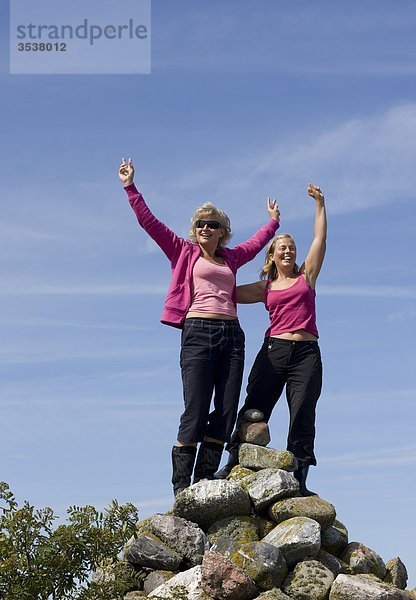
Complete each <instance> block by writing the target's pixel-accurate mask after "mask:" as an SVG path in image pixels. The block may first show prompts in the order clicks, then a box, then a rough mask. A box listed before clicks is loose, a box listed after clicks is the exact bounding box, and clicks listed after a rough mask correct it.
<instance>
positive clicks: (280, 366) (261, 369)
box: [227, 337, 322, 467]
mask: <svg viewBox="0 0 416 600" xmlns="http://www.w3.org/2000/svg"><path fill="white" fill-rule="evenodd" d="M285 384H286V398H287V403H288V405H289V414H290V423H289V434H288V438H287V449H288V450H290V452H293V454H294V455H295V456H296V458H297V459H298V462H299V466H300V467H303V466H307V465H316V458H315V454H314V441H315V409H316V403H317V402H318V398H319V396H320V394H321V388H322V362H321V353H320V350H319V346H318V342H308V341H306V342H303V341H302V342H292V341H290V340H282V339H280V338H273V337H270V338H266V340H265V341H264V344H263V346H262V347H261V349H260V352H259V353H258V355H257V357H256V360H255V361H254V364H253V367H252V369H251V372H250V375H249V378H248V385H247V397H246V400H245V402H244V405H243V407H242V408H241V410H240V411H239V413H238V418H237V422H238V421H239V420H240V419H242V417H243V414H244V412H245V411H246V410H248V409H249V408H257V409H258V410H261V411H262V412H263V413H264V419H265V421H268V420H269V419H270V416H271V414H272V411H273V408H274V407H275V405H276V402H277V401H278V400H279V398H280V396H281V394H282V392H283V388H284V386H285ZM239 443H240V440H239V438H238V434H237V432H235V433H234V434H233V436H232V438H231V442H230V443H229V444H228V446H227V450H228V451H229V452H233V451H236V449H237V447H238V444H239Z"/></svg>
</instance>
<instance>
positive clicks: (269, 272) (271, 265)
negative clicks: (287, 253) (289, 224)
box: [260, 233, 299, 281]
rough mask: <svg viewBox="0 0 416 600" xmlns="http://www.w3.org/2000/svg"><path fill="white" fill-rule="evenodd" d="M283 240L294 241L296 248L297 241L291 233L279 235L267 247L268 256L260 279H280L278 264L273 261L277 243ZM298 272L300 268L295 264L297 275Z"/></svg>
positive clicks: (265, 258) (294, 270) (294, 271)
mask: <svg viewBox="0 0 416 600" xmlns="http://www.w3.org/2000/svg"><path fill="white" fill-rule="evenodd" d="M282 239H289V240H292V242H293V245H294V246H295V248H296V244H295V240H294V239H293V237H292V236H291V235H290V234H289V233H279V235H277V236H276V237H275V238H274V239H273V240H272V241H271V242H270V244H269V245H268V246H267V250H266V256H265V257H264V265H263V267H262V269H261V271H260V279H271V280H272V281H275V279H277V278H278V275H279V273H278V271H277V267H276V264H275V262H274V260H273V254H274V250H275V248H276V244H277V242H279V241H280V240H282ZM298 271H299V267H298V265H297V264H296V263H295V266H294V267H293V273H294V274H295V275H296V274H297V272H298Z"/></svg>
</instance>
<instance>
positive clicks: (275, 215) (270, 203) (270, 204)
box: [267, 198, 280, 221]
mask: <svg viewBox="0 0 416 600" xmlns="http://www.w3.org/2000/svg"><path fill="white" fill-rule="evenodd" d="M267 212H268V213H269V215H270V218H271V219H275V220H276V221H278V220H279V218H280V211H279V205H278V204H277V201H276V198H274V199H273V200H270V198H267Z"/></svg>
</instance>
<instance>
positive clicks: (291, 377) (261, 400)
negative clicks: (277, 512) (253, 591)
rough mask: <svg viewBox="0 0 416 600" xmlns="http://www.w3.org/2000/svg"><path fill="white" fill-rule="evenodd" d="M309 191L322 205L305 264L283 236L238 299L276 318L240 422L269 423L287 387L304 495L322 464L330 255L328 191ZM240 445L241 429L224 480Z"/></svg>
mask: <svg viewBox="0 0 416 600" xmlns="http://www.w3.org/2000/svg"><path fill="white" fill-rule="evenodd" d="M308 194H309V195H310V196H311V197H312V198H314V200H315V203H316V213H315V225H314V238H313V242H312V244H311V247H310V249H309V252H308V255H307V257H306V259H305V261H304V262H303V264H302V266H301V267H298V266H297V264H296V245H295V242H294V240H293V238H292V236H291V235H289V234H286V233H283V234H280V235H278V236H277V237H275V238H274V240H273V241H272V242H271V243H270V244H269V246H268V248H267V251H266V259H265V263H264V266H263V268H262V270H261V274H260V276H261V280H260V281H257V282H255V283H251V284H248V285H242V286H238V288H237V301H238V302H240V303H242V304H250V303H255V302H264V304H265V306H266V309H267V310H268V312H269V317H270V327H269V328H268V330H267V331H266V336H265V340H264V343H263V346H262V348H261V349H260V352H259V353H258V355H257V357H256V359H255V361H254V364H253V367H252V369H251V372H250V375H249V379H248V385H247V397H246V400H245V403H244V405H243V407H242V408H241V410H240V411H239V414H238V421H239V420H242V418H243V415H244V413H245V411H246V410H248V409H252V408H255V409H258V410H260V411H261V412H262V413H263V414H264V420H265V421H266V422H267V421H268V420H269V419H270V416H271V413H272V411H273V408H274V406H275V405H276V402H277V401H278V399H279V397H280V396H281V394H282V392H283V388H284V386H285V385H286V398H287V402H288V406H289V413H290V423H289V434H288V439H287V449H288V450H289V451H290V452H292V453H293V454H294V455H295V456H296V458H297V461H298V469H297V470H296V471H295V473H294V475H295V477H296V479H297V480H298V481H299V486H300V493H301V495H302V496H310V495H314V492H311V491H309V490H308V489H307V487H306V478H307V475H308V470H309V466H310V465H316V458H315V454H314V441H315V409H316V403H317V401H318V399H319V396H320V393H321V387H322V363H321V355H320V350H319V346H318V341H317V340H318V330H317V327H316V317H315V296H316V293H315V284H316V280H317V277H318V275H319V272H320V270H321V267H322V263H323V260H324V256H325V250H326V232H327V221H326V212H325V200H324V195H323V193H322V192H321V190H320V188H319V187H317V186H314V185H309V186H308ZM238 421H237V422H238ZM239 443H240V440H239V437H238V433H237V431H235V432H234V434H233V436H232V439H231V442H230V443H229V444H228V446H227V450H228V451H229V452H230V458H229V461H228V463H227V465H226V466H225V467H224V468H223V469H222V470H221V471H220V472H219V473H217V475H216V476H217V477H218V478H223V477H226V476H227V475H228V474H229V472H230V471H231V469H232V467H233V466H235V465H236V464H237V463H238V447H239Z"/></svg>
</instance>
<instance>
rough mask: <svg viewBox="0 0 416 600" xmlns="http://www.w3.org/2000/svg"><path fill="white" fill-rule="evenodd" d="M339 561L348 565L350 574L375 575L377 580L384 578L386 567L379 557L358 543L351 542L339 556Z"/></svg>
mask: <svg viewBox="0 0 416 600" xmlns="http://www.w3.org/2000/svg"><path fill="white" fill-rule="evenodd" d="M340 559H341V560H343V561H344V562H346V563H347V564H349V566H350V568H351V571H352V573H353V574H354V575H355V574H358V573H361V574H369V573H371V574H372V575H375V576H376V577H378V578H379V579H384V578H385V576H386V573H387V571H386V565H385V564H384V562H383V561H382V559H381V558H380V556H379V555H378V554H377V553H376V552H374V550H371V548H368V547H367V546H364V544H360V543H359V542H351V543H350V544H348V546H347V547H346V548H345V550H344V552H343V553H342V554H341V556H340Z"/></svg>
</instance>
